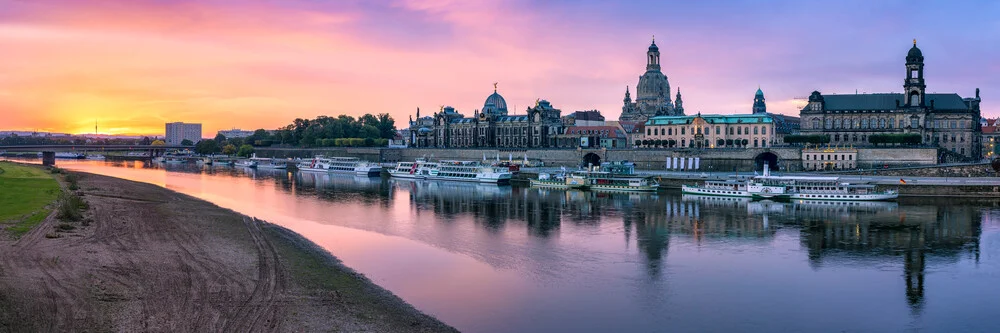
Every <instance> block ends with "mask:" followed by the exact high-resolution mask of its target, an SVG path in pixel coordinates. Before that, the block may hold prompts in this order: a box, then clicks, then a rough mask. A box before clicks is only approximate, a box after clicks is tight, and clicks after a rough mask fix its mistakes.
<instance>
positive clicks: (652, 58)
mask: <svg viewBox="0 0 1000 333" xmlns="http://www.w3.org/2000/svg"><path fill="white" fill-rule="evenodd" d="M635 92H636V99H635V102H636V108H637V109H638V111H639V112H640V113H641V115H642V116H644V117H651V116H659V115H674V114H675V113H674V111H673V104H672V103H671V101H670V81H669V80H668V79H667V76H666V75H663V72H661V71H660V48H659V47H657V46H656V40H655V39H654V40H653V42H652V43H651V44H650V45H649V49H648V50H647V51H646V73H644V74H642V76H640V77H639V85H638V86H636V88H635ZM643 121H645V119H643Z"/></svg>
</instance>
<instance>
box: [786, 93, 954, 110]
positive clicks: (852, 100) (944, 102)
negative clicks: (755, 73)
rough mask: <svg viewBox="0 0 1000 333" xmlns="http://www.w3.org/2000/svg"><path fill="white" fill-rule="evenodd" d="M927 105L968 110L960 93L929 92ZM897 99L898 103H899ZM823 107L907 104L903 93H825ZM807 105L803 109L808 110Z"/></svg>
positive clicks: (879, 107)
mask: <svg viewBox="0 0 1000 333" xmlns="http://www.w3.org/2000/svg"><path fill="white" fill-rule="evenodd" d="M926 97H927V100H926V102H927V105H928V106H930V105H931V101H934V109H938V110H967V109H968V108H969V107H968V106H967V105H965V101H963V100H962V97H961V96H958V94H954V93H952V94H927V96H926ZM897 101H899V102H898V104H897ZM823 102H824V103H823V109H824V110H829V111H840V110H897V109H899V106H900V105H905V104H906V103H905V102H904V96H903V94H895V93H888V94H851V95H823ZM808 109H809V107H808V106H807V107H806V108H805V109H803V111H808Z"/></svg>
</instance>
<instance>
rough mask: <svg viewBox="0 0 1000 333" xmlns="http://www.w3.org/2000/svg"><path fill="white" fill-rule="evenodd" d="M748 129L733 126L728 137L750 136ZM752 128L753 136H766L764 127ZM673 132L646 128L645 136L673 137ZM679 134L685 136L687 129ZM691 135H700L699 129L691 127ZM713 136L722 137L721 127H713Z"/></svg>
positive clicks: (683, 129) (748, 127) (669, 129)
mask: <svg viewBox="0 0 1000 333" xmlns="http://www.w3.org/2000/svg"><path fill="white" fill-rule="evenodd" d="M750 128H751V127H750V126H744V127H739V126H734V127H729V135H743V134H750ZM752 128H753V134H763V135H767V127H765V126H753V127H752ZM710 130H711V128H708V129H705V133H704V134H709V131H710ZM674 132H676V131H674V129H673V128H666V130H665V131H664V129H662V128H656V127H654V128H647V129H646V135H674ZM680 134H681V135H686V134H687V127H681V128H680ZM691 134H702V129H701V127H695V126H692V127H691ZM715 135H722V127H721V126H715Z"/></svg>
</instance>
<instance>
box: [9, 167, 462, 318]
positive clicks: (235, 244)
mask: <svg viewBox="0 0 1000 333" xmlns="http://www.w3.org/2000/svg"><path fill="white" fill-rule="evenodd" d="M79 186H80V190H79V193H80V194H81V195H82V196H83V198H84V199H85V200H86V201H87V202H88V203H89V206H90V208H89V209H88V210H87V211H86V212H85V213H84V221H82V222H78V223H75V224H74V225H75V226H76V228H75V229H73V230H68V231H60V232H57V231H56V227H57V226H59V224H60V223H61V222H60V221H58V220H56V219H55V217H54V215H53V216H50V217H49V218H47V219H46V220H45V221H44V222H42V223H41V224H40V225H38V226H37V227H35V228H34V229H33V230H32V231H30V232H28V233H27V234H25V235H24V236H23V237H21V238H20V239H18V240H16V241H15V240H12V239H0V331H11V332H37V331H63V332H65V331H76V332H80V331H127V332H140V331H141V332H263V331H266V332H314V331H320V332H357V331H368V332H451V331H455V330H454V329H453V328H451V327H449V326H447V325H445V324H443V323H441V322H440V321H437V320H436V319H434V318H432V317H430V316H427V315H424V314H422V313H420V312H419V311H417V310H416V309H414V308H413V307H411V306H409V305H408V304H406V303H405V302H403V301H402V300H401V299H399V298H398V297H396V296H394V295H392V294H391V293H389V292H388V291H386V290H384V289H382V288H380V287H378V286H376V285H374V284H373V283H371V282H370V281H369V280H368V279H366V278H365V277H364V276H362V275H360V274H357V273H355V272H353V271H352V270H350V269H349V268H347V267H344V266H343V265H342V264H340V262H339V261H337V260H336V259H334V258H333V257H332V256H330V255H329V253H327V252H326V251H324V250H322V249H319V248H318V247H317V246H315V245H314V244H312V243H311V242H309V241H308V240H305V239H304V238H302V237H300V236H298V235H296V234H294V233H292V232H290V231H288V230H286V229H284V228H281V227H278V226H275V225H271V224H267V223H264V222H261V221H258V220H255V219H253V218H250V217H246V216H243V215H241V214H238V213H235V212H233V211H230V210H227V209H223V208H220V207H217V206H215V205H213V204H211V203H208V202H205V201H202V200H198V199H195V198H193V197H190V196H187V195H183V194H179V193H176V192H173V191H170V190H167V189H164V188H161V187H158V186H155V185H150V184H144V183H137V182H131V181H126V180H122V179H117V178H111V177H105V176H100V175H93V174H81V177H80V180H79ZM56 236H58V237H57V238H53V237H56Z"/></svg>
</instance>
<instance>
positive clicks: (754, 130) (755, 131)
mask: <svg viewBox="0 0 1000 333" xmlns="http://www.w3.org/2000/svg"><path fill="white" fill-rule="evenodd" d="M753 134H757V126H754V127H753Z"/></svg>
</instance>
